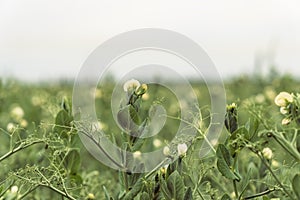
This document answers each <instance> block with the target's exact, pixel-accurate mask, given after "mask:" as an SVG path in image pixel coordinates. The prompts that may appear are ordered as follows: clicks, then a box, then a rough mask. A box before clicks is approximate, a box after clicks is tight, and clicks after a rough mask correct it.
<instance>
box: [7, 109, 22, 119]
mask: <svg viewBox="0 0 300 200" xmlns="http://www.w3.org/2000/svg"><path fill="white" fill-rule="evenodd" d="M10 114H11V116H12V117H13V118H14V119H15V120H20V119H22V118H23V116H24V111H23V109H22V108H21V107H20V106H17V107H14V108H13V109H12V110H11V112H10Z"/></svg>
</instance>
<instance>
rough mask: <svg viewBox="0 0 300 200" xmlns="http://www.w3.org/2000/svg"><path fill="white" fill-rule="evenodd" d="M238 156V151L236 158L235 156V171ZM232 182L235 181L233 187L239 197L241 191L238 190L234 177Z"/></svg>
mask: <svg viewBox="0 0 300 200" xmlns="http://www.w3.org/2000/svg"><path fill="white" fill-rule="evenodd" d="M237 157H238V153H236V155H235V158H234V160H233V171H235V168H236V163H237ZM232 183H233V188H234V193H235V196H236V197H237V198H238V196H239V192H238V189H237V185H236V180H235V179H234V180H233V181H232Z"/></svg>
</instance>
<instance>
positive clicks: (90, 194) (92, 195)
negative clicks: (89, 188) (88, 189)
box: [87, 193, 95, 199]
mask: <svg viewBox="0 0 300 200" xmlns="http://www.w3.org/2000/svg"><path fill="white" fill-rule="evenodd" d="M87 197H88V199H95V195H94V194H93V193H89V194H88V196H87Z"/></svg>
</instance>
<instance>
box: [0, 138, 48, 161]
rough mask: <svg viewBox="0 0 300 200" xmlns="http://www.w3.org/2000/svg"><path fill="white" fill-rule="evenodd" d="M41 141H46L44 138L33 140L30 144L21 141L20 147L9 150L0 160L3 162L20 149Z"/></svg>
mask: <svg viewBox="0 0 300 200" xmlns="http://www.w3.org/2000/svg"><path fill="white" fill-rule="evenodd" d="M39 143H44V140H37V141H34V142H31V143H29V144H24V143H21V144H20V145H19V146H18V147H16V148H14V149H12V150H11V151H9V152H7V153H6V154H5V155H3V156H2V157H1V158H0V162H2V161H3V160H5V159H6V158H8V157H10V156H11V155H13V154H15V153H17V152H18V151H20V150H22V149H26V148H28V147H30V146H32V145H34V144H39Z"/></svg>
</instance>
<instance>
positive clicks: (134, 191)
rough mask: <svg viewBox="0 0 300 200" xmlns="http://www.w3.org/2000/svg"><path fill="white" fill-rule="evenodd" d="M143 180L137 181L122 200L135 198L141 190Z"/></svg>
mask: <svg viewBox="0 0 300 200" xmlns="http://www.w3.org/2000/svg"><path fill="white" fill-rule="evenodd" d="M143 185H144V183H143V179H142V178H141V179H139V180H138V182H136V184H135V185H134V186H133V188H132V189H131V190H130V191H129V192H128V193H127V194H126V196H125V197H124V200H132V199H134V197H136V196H137V195H138V194H139V192H140V191H141V190H142V189H143Z"/></svg>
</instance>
